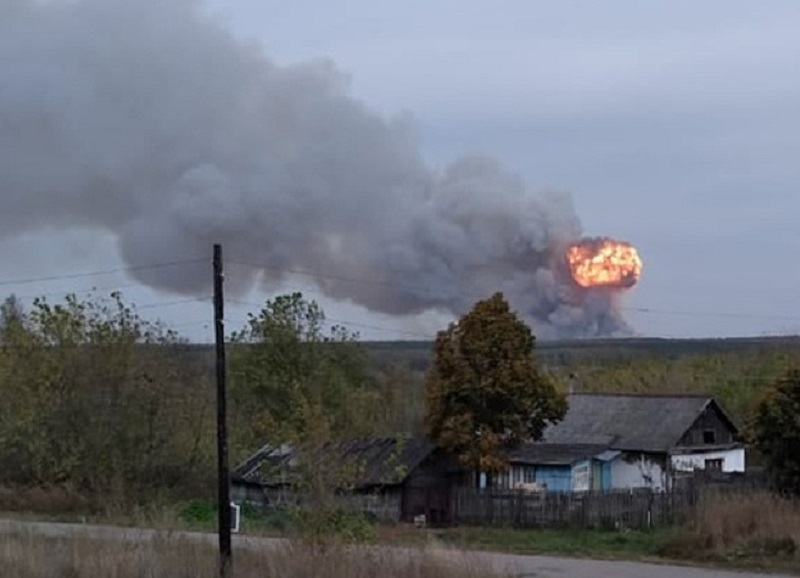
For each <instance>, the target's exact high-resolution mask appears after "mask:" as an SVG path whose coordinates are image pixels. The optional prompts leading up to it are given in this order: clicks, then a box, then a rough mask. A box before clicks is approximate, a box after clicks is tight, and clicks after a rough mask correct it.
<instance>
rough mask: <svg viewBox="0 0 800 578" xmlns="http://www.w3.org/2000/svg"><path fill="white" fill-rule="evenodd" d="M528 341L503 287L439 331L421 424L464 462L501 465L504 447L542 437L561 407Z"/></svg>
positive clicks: (485, 467) (486, 467)
mask: <svg viewBox="0 0 800 578" xmlns="http://www.w3.org/2000/svg"><path fill="white" fill-rule="evenodd" d="M534 340H535V338H534V336H533V333H532V332H531V330H530V328H529V327H528V326H527V325H526V324H525V323H524V322H523V321H521V320H520V319H519V318H518V317H517V316H516V314H515V313H514V312H513V311H511V309H510V307H509V305H508V303H507V302H506V300H505V299H504V297H503V295H502V293H496V294H494V295H493V296H492V297H491V298H489V299H487V300H484V301H479V302H478V303H477V304H476V305H475V306H474V308H473V309H472V311H470V312H469V313H468V314H466V315H465V316H464V317H462V318H461V319H460V320H459V321H458V322H457V323H454V324H451V325H450V327H449V328H448V329H447V330H446V331H441V332H440V333H439V334H438V336H437V338H436V343H435V345H434V360H433V364H432V367H431V369H430V371H429V373H428V377H427V399H428V408H427V416H426V425H427V430H428V434H429V435H430V437H431V438H432V439H433V440H434V441H436V442H437V443H438V444H439V446H440V447H442V448H444V449H446V450H449V451H451V452H453V453H454V454H456V455H457V456H459V458H460V459H461V461H462V463H463V464H464V465H466V466H468V467H472V468H475V469H477V470H480V471H484V472H499V471H503V470H504V469H505V468H506V467H507V462H506V456H507V451H508V450H509V449H511V448H513V447H514V446H516V445H518V444H520V443H522V442H525V441H534V440H537V439H540V438H541V436H542V433H543V431H544V429H545V427H546V426H547V425H548V423H551V422H556V421H559V420H560V419H562V418H563V416H564V414H565V413H566V409H567V402H566V397H565V395H564V394H563V393H561V392H559V390H558V388H557V387H556V385H555V383H554V381H553V380H552V379H551V378H550V377H549V376H547V375H546V374H545V373H543V372H542V371H541V370H540V368H539V366H538V364H537V362H536V359H535V358H534Z"/></svg>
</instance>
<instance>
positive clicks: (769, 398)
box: [751, 369, 800, 495]
mask: <svg viewBox="0 0 800 578" xmlns="http://www.w3.org/2000/svg"><path fill="white" fill-rule="evenodd" d="M798 416H800V370H797V369H793V370H790V371H789V372H787V373H786V375H785V376H783V377H782V378H781V379H779V380H778V381H777V382H776V383H775V384H774V385H772V386H771V387H770V388H769V389H768V390H767V391H766V392H765V393H764V396H763V398H762V400H761V402H760V403H759V404H758V407H757V408H756V411H755V416H754V419H753V422H752V432H751V433H752V437H753V440H754V442H755V445H756V448H757V449H758V450H759V451H760V453H761V454H762V455H763V456H764V459H765V461H766V465H767V468H768V469H769V471H770V472H771V474H772V475H773V476H774V479H775V482H776V483H777V485H778V487H779V488H780V489H781V490H783V491H786V492H789V493H792V494H795V495H798V494H800V418H799V417H798Z"/></svg>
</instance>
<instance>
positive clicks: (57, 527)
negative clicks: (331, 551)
mask: <svg viewBox="0 0 800 578" xmlns="http://www.w3.org/2000/svg"><path fill="white" fill-rule="evenodd" d="M20 531H21V532H33V533H36V534H39V535H42V536H48V537H68V536H73V535H84V536H88V537H90V538H93V539H97V540H119V541H125V540H133V541H146V540H150V539H152V538H154V537H156V536H163V535H164V532H163V531H156V530H146V529H138V528H117V527H110V526H91V525H80V524H58V523H50V522H17V521H10V520H0V536H2V535H3V534H7V533H9V532H20ZM172 535H174V536H176V537H180V538H182V539H188V540H197V541H204V542H208V543H210V544H216V536H215V535H214V534H203V533H198V532H174V533H172ZM0 540H2V538H1V537H0ZM282 544H283V545H285V544H287V542H286V541H285V540H281V539H277V538H260V537H254V536H235V538H234V545H235V546H236V547H238V548H270V547H276V546H280V545H282ZM395 551H400V549H395ZM403 551H407V552H408V553H409V555H413V550H410V549H409V550H403ZM440 552H441V555H442V556H451V555H452V556H455V555H460V554H459V553H457V552H455V551H451V550H440ZM469 556H470V557H474V558H475V560H476V562H477V561H480V562H483V563H488V564H491V566H493V567H494V568H496V569H498V570H501V571H507V572H510V573H511V574H513V575H514V576H517V577H518V578H606V577H608V578H746V577H753V578H759V577H760V578H767V577H771V578H789V577H787V576H780V575H777V574H758V573H750V572H731V571H722V570H708V569H701V568H690V567H686V566H668V565H662V564H645V563H641V562H619V561H600V560H584V559H573V558H559V557H553V556H520V555H511V554H495V553H488V552H487V553H484V552H472V553H470V554H469Z"/></svg>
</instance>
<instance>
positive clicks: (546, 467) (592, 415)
mask: <svg viewBox="0 0 800 578" xmlns="http://www.w3.org/2000/svg"><path fill="white" fill-rule="evenodd" d="M738 437H739V430H738V428H737V427H736V425H735V424H734V422H733V420H732V419H731V418H730V417H729V416H728V414H727V413H726V412H725V410H724V409H723V408H722V406H721V405H720V404H719V403H718V402H717V401H716V400H714V399H713V398H711V397H708V396H700V395H658V394H656V395H653V394H649V395H638V394H584V393H581V394H572V395H570V396H569V410H568V411H567V414H566V416H565V417H564V419H563V420H562V421H561V422H559V423H557V424H555V425H552V426H550V427H549V428H548V429H547V430H546V431H545V433H544V439H543V441H541V442H538V443H534V444H529V445H526V446H523V447H521V448H519V449H518V450H516V451H514V452H512V454H511V456H510V460H509V461H510V467H509V470H508V471H507V472H506V473H505V474H503V475H500V476H495V477H494V478H493V479H492V480H491V486H493V487H496V488H508V489H513V488H515V487H522V486H521V484H528V483H533V484H537V485H538V486H541V487H542V488H543V489H544V490H546V491H560V492H565V491H572V492H579V491H588V490H595V491H598V490H616V489H634V488H648V489H652V490H667V489H669V487H670V484H671V483H672V481H673V480H674V479H675V478H676V477H680V476H683V475H690V474H691V473H692V472H694V471H695V470H700V469H702V470H713V471H718V472H724V473H732V472H744V470H745V448H744V445H743V444H742V443H740V442H739V441H738ZM486 484H487V482H486V478H483V479H482V480H479V482H478V485H479V486H481V485H486Z"/></svg>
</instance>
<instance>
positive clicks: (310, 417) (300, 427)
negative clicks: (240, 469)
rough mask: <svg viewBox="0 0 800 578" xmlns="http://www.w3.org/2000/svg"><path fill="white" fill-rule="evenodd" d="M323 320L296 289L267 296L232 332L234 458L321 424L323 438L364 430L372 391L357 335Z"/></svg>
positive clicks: (316, 429)
mask: <svg viewBox="0 0 800 578" xmlns="http://www.w3.org/2000/svg"><path fill="white" fill-rule="evenodd" d="M325 325H326V323H325V313H324V311H323V310H322V309H321V308H320V306H319V305H318V304H317V303H316V302H315V301H313V300H307V299H305V298H304V297H303V295H302V294H301V293H297V292H296V293H291V294H286V295H280V296H278V297H276V298H275V299H273V300H269V301H267V302H266V304H265V306H264V307H263V309H262V310H261V311H260V312H259V313H258V314H251V315H250V319H249V321H248V323H247V326H246V327H245V328H244V329H243V330H242V331H240V332H238V333H236V334H235V335H234V336H233V341H234V343H235V347H234V348H233V351H232V358H231V397H232V402H233V411H234V412H235V413H234V420H233V424H232V425H233V433H234V436H235V444H234V445H235V449H236V450H237V453H238V456H237V457H239V458H241V457H244V456H245V455H246V454H247V453H249V452H252V451H253V450H254V449H256V448H257V447H259V446H261V445H263V444H264V443H265V442H266V441H269V442H271V443H282V442H293V443H297V442H299V441H301V440H302V438H304V437H306V435H307V434H310V432H312V431H313V432H319V431H320V428H323V426H324V428H323V429H326V430H327V433H326V434H324V435H326V436H327V437H339V436H343V435H358V434H364V433H368V431H369V429H370V425H371V424H370V423H369V422H370V419H371V418H373V417H375V412H374V411H371V408H370V405H371V404H373V403H377V402H378V390H377V388H376V387H375V385H376V384H375V380H374V379H373V377H372V375H371V374H370V372H369V368H368V363H367V357H366V352H365V351H364V350H363V348H362V347H361V346H360V344H359V343H358V341H357V338H358V336H357V335H356V334H352V333H350V332H348V331H347V330H346V329H344V328H343V327H340V326H336V325H334V326H332V327H330V329H328V330H326V328H325ZM311 422H313V423H311ZM321 422H325V423H324V424H323V423H321ZM318 435H319V436H322V435H323V434H321V433H318Z"/></svg>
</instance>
